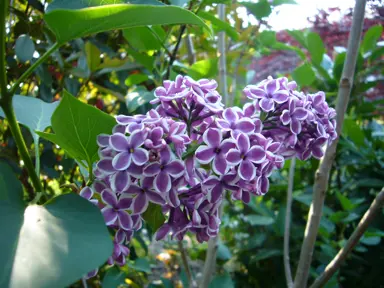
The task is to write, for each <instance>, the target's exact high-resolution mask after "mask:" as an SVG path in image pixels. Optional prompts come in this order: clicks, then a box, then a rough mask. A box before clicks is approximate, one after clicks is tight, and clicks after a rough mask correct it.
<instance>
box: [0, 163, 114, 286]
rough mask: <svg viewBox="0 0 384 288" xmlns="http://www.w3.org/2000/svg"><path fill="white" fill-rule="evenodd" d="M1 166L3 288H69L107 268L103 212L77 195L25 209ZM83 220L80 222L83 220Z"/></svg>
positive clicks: (14, 181) (107, 242)
mask: <svg viewBox="0 0 384 288" xmlns="http://www.w3.org/2000/svg"><path fill="white" fill-rule="evenodd" d="M22 193H23V190H22V188H21V184H20V183H19V182H18V180H17V179H16V177H15V176H14V175H13V173H12V172H11V170H10V169H9V167H7V166H6V165H5V164H3V163H0V217H1V218H2V219H7V221H0V229H1V231H6V232H7V233H6V235H5V234H4V233H3V234H2V235H1V236H0V244H1V245H0V254H1V255H2V265H1V271H2V273H1V274H0V287H10V288H18V287H39V288H45V287H47V288H49V287H65V286H68V285H70V284H72V283H73V282H75V281H77V280H78V279H80V278H81V277H82V276H83V275H85V274H86V273H88V272H89V271H91V270H93V269H95V268H97V267H98V266H100V265H102V264H103V263H104V262H105V261H106V260H107V258H108V257H109V256H110V255H111V253H112V249H113V245H112V240H111V238H110V236H109V233H108V229H107V227H106V226H105V223H104V219H103V216H102V215H101V212H100V210H99V209H98V208H97V207H96V206H95V205H93V204H92V203H90V202H89V201H87V200H86V199H84V198H82V197H80V196H78V195H76V194H66V195H62V196H58V197H56V198H54V199H52V200H51V201H50V202H49V203H47V204H46V205H44V206H39V205H31V206H28V207H25V206H24V204H23V202H22ZM80 219H81V221H79V220H80Z"/></svg>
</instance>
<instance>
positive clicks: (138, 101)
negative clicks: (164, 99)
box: [126, 87, 155, 113]
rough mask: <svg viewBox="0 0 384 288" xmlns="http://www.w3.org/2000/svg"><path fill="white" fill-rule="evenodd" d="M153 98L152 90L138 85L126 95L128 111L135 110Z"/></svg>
mask: <svg viewBox="0 0 384 288" xmlns="http://www.w3.org/2000/svg"><path fill="white" fill-rule="evenodd" d="M154 98H155V97H154V95H153V92H150V91H147V90H146V89H145V88H143V87H138V88H137V89H136V90H135V91H134V92H130V93H128V95H127V102H126V103H127V109H128V112H129V113H133V112H135V111H136V110H137V109H138V108H139V107H141V106H143V105H145V104H147V103H149V101H151V100H153V99H154Z"/></svg>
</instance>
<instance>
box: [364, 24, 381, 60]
mask: <svg viewBox="0 0 384 288" xmlns="http://www.w3.org/2000/svg"><path fill="white" fill-rule="evenodd" d="M382 34H383V26H382V25H380V24H379V25H375V26H372V27H371V28H369V30H368V31H367V32H366V33H365V35H364V39H363V42H362V44H361V50H362V52H363V53H367V52H369V51H372V50H373V49H375V48H376V43H377V41H379V39H380V37H381V36H382Z"/></svg>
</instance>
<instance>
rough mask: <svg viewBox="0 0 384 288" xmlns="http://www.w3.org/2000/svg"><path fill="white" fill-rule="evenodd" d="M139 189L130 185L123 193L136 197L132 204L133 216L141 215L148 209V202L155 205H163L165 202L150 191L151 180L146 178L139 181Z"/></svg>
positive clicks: (157, 194)
mask: <svg viewBox="0 0 384 288" xmlns="http://www.w3.org/2000/svg"><path fill="white" fill-rule="evenodd" d="M140 184H141V185H140V186H141V187H139V186H137V185H131V186H129V188H128V189H127V191H125V193H127V194H132V195H136V197H135V198H133V202H132V211H133V214H142V213H143V212H144V211H145V210H146V209H147V207H148V201H151V202H153V203H155V204H159V205H164V204H165V200H164V198H163V196H162V195H161V194H159V193H158V192H155V191H153V190H152V188H153V178H152V177H146V178H144V179H141V183H140Z"/></svg>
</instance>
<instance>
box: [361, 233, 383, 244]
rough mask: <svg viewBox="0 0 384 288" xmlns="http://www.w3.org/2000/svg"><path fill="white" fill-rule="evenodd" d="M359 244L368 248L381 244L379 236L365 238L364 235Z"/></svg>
mask: <svg viewBox="0 0 384 288" xmlns="http://www.w3.org/2000/svg"><path fill="white" fill-rule="evenodd" d="M360 241H361V243H363V244H365V245H368V246H375V245H378V244H380V242H381V238H380V237H379V236H371V237H367V236H366V235H364V236H363V237H362V238H361V240H360Z"/></svg>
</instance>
